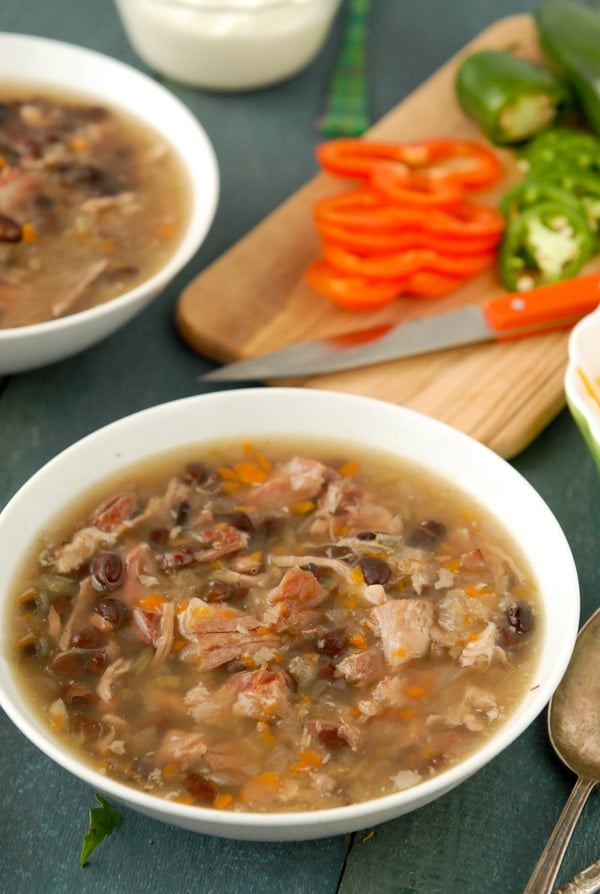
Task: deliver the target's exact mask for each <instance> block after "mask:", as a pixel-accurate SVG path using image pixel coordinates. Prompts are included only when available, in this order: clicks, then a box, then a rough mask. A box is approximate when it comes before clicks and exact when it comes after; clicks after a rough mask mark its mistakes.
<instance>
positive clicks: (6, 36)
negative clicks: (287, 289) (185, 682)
mask: <svg viewBox="0 0 600 894" xmlns="http://www.w3.org/2000/svg"><path fill="white" fill-rule="evenodd" d="M3 47H9V48H12V49H13V52H14V50H15V49H16V50H23V51H24V56H25V57H26V56H27V54H29V53H30V54H35V53H36V52H37V51H40V50H43V51H45V52H47V53H50V54H57V55H60V57H61V58H62V59H63V60H64V59H72V60H73V62H74V63H75V62H78V61H81V60H84V59H85V60H87V61H88V62H91V63H93V64H95V65H97V66H98V69H99V71H102V72H112V73H114V74H115V75H118V76H119V78H120V79H126V81H127V83H128V84H130V85H131V86H132V87H134V88H135V90H136V91H137V90H144V91H145V92H147V93H151V94H153V95H154V96H155V97H158V98H160V100H161V102H163V103H166V104H168V105H169V106H170V108H171V109H172V113H173V114H174V115H175V116H177V118H178V119H179V121H180V122H181V125H182V126H183V127H185V128H186V130H187V131H188V138H189V135H190V134H191V135H193V137H194V145H193V147H192V149H193V150H194V151H195V152H197V153H198V156H196V158H197V159H199V160H200V162H201V164H200V168H201V170H202V183H200V179H199V176H198V173H197V170H198V166H196V165H195V164H192V157H191V151H192V149H190V148H189V147H188V146H187V145H186V144H184V145H183V146H180V145H178V144H177V145H176V144H175V143H174V142H173V141H172V140H171V139H170V138H169V136H168V135H166V134H165V133H164V132H163V131H162V129H161V128H160V126H159V125H158V124H157V123H156V122H150V121H148V120H147V119H146V118H145V117H144V116H142V115H140V114H139V113H136V112H135V111H134V110H133V107H130V106H129V105H126V104H124V103H123V102H122V100H121V98H120V97H119V96H114V97H112V94H111V98H107V95H106V94H104V93H103V92H102V91H101V90H100V89H98V90H94V89H90V88H88V87H85V88H79V87H78V86H77V85H73V84H72V83H70V82H67V79H66V78H63V77H62V76H61V77H60V78H59V79H58V80H54V79H53V78H52V77H51V78H50V80H49V81H48V87H47V89H48V91H49V92H56V91H57V90H58V91H60V90H65V91H66V92H67V93H68V94H69V95H70V96H73V97H77V96H80V97H82V98H85V97H89V98H90V99H93V98H95V97H96V98H100V97H102V101H103V102H105V103H106V104H107V105H108V106H110V107H111V108H112V109H114V110H115V111H117V112H121V113H122V114H124V115H125V116H126V117H129V118H132V119H133V120H136V121H139V122H140V123H142V124H143V125H145V126H148V127H150V128H152V129H153V130H154V131H155V132H156V133H157V134H159V135H160V136H161V137H163V138H164V139H165V141H167V142H168V143H169V145H170V146H171V147H172V149H173V151H174V152H175V154H176V156H177V158H178V160H179V162H180V164H181V165H182V167H183V169H184V172H185V177H186V180H187V183H188V184H189V192H190V195H191V197H192V199H191V201H190V204H189V212H188V215H187V221H186V224H185V228H184V230H183V231H182V234H181V236H180V237H179V241H178V243H177V246H176V248H175V250H174V251H173V252H172V254H171V255H169V257H168V258H167V260H166V262H165V264H164V265H163V266H162V267H161V268H160V269H159V270H157V271H156V272H155V273H153V274H152V276H150V277H148V278H147V279H146V280H144V281H143V282H141V283H139V284H138V285H137V286H134V287H133V288H132V289H128V290H127V291H125V292H123V293H122V294H121V295H117V296H116V297H115V298H112V299H111V300H110V301H106V302H104V303H103V304H99V305H96V306H95V307H90V308H87V309H84V310H80V311H76V312H75V313H71V314H67V315H66V316H64V317H59V318H57V319H55V320H45V321H43V322H41V323H31V324H29V325H26V326H17V327H12V328H9V329H3V328H0V345H2V344H5V345H8V344H11V345H13V344H14V343H19V342H21V341H29V340H30V339H34V338H36V336H39V337H41V336H47V337H49V336H50V333H52V336H53V337H54V336H57V337H62V336H64V334H65V333H67V332H69V330H71V329H73V328H76V327H78V326H80V325H82V324H89V325H93V323H94V322H95V321H96V320H97V319H101V318H104V317H106V316H110V315H111V314H112V313H113V312H118V311H119V310H121V311H125V310H126V309H127V308H129V307H130V306H131V305H136V304H137V303H138V302H143V300H144V299H145V298H146V297H147V296H148V295H155V294H157V293H159V292H160V291H162V290H163V289H164V288H165V287H166V286H167V285H168V283H169V282H170V281H171V280H172V279H173V278H174V277H175V276H176V275H177V274H178V273H179V272H180V271H181V270H182V268H183V267H184V266H185V265H186V264H187V263H188V262H189V261H190V260H191V258H192V257H193V256H194V254H195V253H196V251H197V250H198V249H199V248H200V246H201V245H202V242H203V241H204V239H205V237H206V235H207V234H208V232H209V230H210V228H211V226H212V223H213V221H214V217H215V214H216V210H217V206H218V201H219V193H220V185H221V184H220V171H219V164H218V160H217V156H216V153H215V150H214V147H213V145H212V142H211V140H210V138H209V136H208V134H207V132H206V130H205V128H204V126H203V125H202V124H201V122H200V121H199V120H198V119H197V118H196V116H195V115H194V114H193V113H192V112H191V111H190V109H189V108H188V107H187V106H186V105H185V104H184V103H183V102H182V101H181V100H180V99H179V98H178V97H177V96H176V95H175V94H174V93H172V92H171V91H170V90H168V89H167V88H166V87H164V86H163V85H162V84H160V83H158V82H157V81H155V80H153V78H151V77H150V76H149V75H147V74H145V73H144V72H143V71H141V70H139V69H137V68H134V67H133V66H132V65H129V64H128V63H126V62H122V61H121V60H120V59H116V58H115V57H113V56H109V55H107V54H105V53H101V52H99V51H98V50H93V49H90V48H88V47H84V46H80V45H77V44H73V43H68V42H66V41H63V40H57V39H55V38H49V37H42V36H38V35H33V34H22V33H17V32H6V31H0V73H2V71H3V65H2V48H3ZM2 76H4V75H2ZM42 81H43V76H42V75H40V77H39V78H37V77H34V76H32V75H30V74H27V75H23V74H19V73H17V74H16V75H15V76H14V80H13V82H12V85H13V86H14V87H15V88H17V89H21V88H22V87H23V86H27V85H28V84H32V85H36V86H37V87H39V88H40V89H43V87H44V84H45V82H42ZM121 82H122V81H121ZM40 85H41V86H40ZM73 353H74V352H73Z"/></svg>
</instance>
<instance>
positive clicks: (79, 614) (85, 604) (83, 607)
mask: <svg viewBox="0 0 600 894" xmlns="http://www.w3.org/2000/svg"><path fill="white" fill-rule="evenodd" d="M95 602H96V593H95V592H94V588H93V587H92V584H91V582H90V579H89V578H87V577H86V578H85V580H83V581H82V582H81V586H80V587H79V592H78V593H77V596H76V597H75V602H74V603H73V607H72V609H71V613H70V615H69V617H68V618H67V621H66V624H65V626H64V628H63V631H62V633H61V635H60V640H59V642H58V644H59V647H60V649H62V651H64V650H65V649H68V648H69V646H70V645H71V640H72V638H73V636H74V635H75V634H76V633H77V631H78V630H79V629H80V628H81V627H83V626H84V625H85V624H87V621H88V618H89V616H90V613H91V611H92V609H93V607H94V603H95Z"/></svg>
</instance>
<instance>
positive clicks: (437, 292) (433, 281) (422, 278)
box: [402, 270, 465, 298]
mask: <svg viewBox="0 0 600 894" xmlns="http://www.w3.org/2000/svg"><path fill="white" fill-rule="evenodd" d="M464 279H465V277H462V276H448V275H446V274H443V273H433V271H431V270H420V271H419V272H418V273H413V275H412V276H409V277H408V279H407V280H406V281H405V282H404V285H403V287H402V294H403V295H410V296H411V298H441V297H442V296H443V295H449V294H450V293H451V292H454V290H455V289H457V288H458V287H459V285H460V284H461V282H463V280H464Z"/></svg>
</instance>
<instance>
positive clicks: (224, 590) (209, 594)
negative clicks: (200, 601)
mask: <svg viewBox="0 0 600 894" xmlns="http://www.w3.org/2000/svg"><path fill="white" fill-rule="evenodd" d="M235 590H236V588H235V587H234V586H233V585H232V584H227V583H225V581H222V580H210V581H208V585H207V588H206V590H205V592H204V596H203V598H204V600H205V601H206V602H228V601H229V600H230V599H231V598H232V596H233V595H234V593H235Z"/></svg>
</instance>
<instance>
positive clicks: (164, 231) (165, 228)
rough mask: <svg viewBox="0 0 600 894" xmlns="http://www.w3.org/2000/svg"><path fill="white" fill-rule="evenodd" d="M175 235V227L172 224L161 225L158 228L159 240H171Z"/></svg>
mask: <svg viewBox="0 0 600 894" xmlns="http://www.w3.org/2000/svg"><path fill="white" fill-rule="evenodd" d="M176 234H177V226H176V225H175V224H173V223H163V224H161V225H160V226H159V228H158V235H159V236H160V237H161V239H171V238H172V237H173V236H175V235H176Z"/></svg>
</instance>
